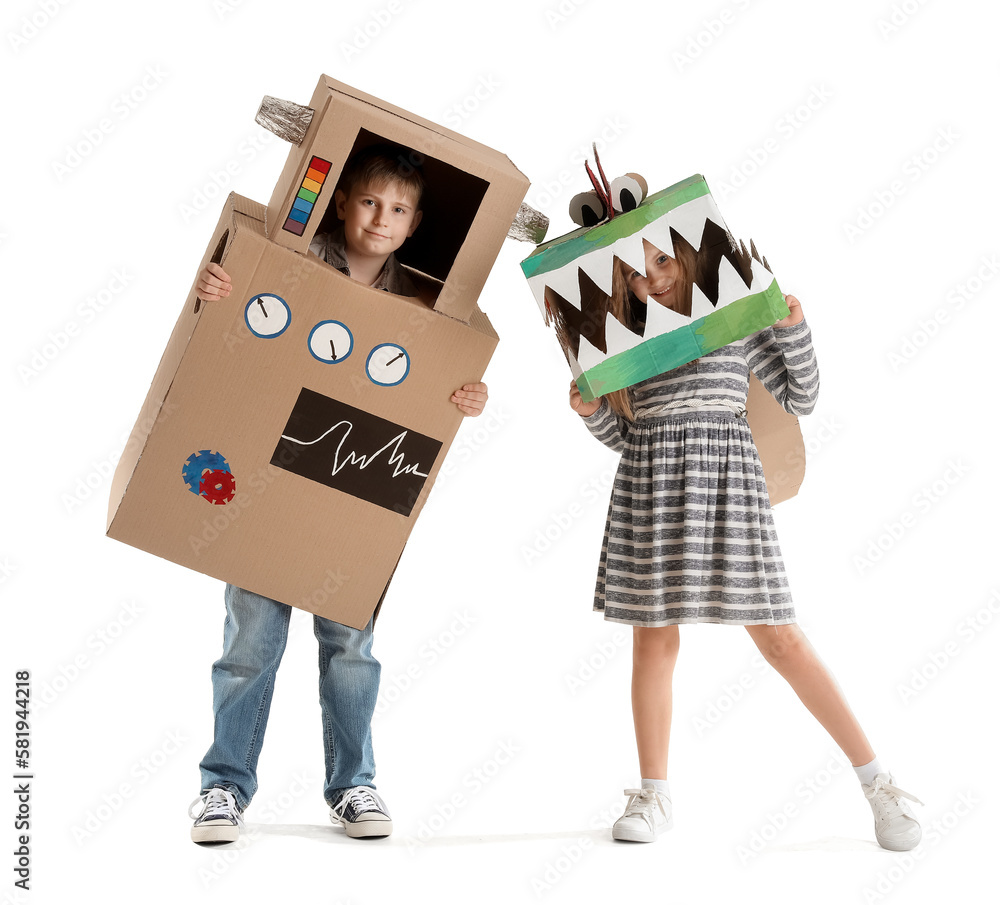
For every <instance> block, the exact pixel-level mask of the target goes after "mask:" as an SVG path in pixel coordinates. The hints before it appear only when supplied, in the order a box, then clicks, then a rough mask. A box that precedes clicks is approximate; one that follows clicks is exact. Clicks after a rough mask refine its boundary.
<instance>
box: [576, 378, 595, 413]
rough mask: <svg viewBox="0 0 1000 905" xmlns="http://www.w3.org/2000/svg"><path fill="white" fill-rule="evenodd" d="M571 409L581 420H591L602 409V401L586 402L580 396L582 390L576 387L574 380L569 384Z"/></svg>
mask: <svg viewBox="0 0 1000 905" xmlns="http://www.w3.org/2000/svg"><path fill="white" fill-rule="evenodd" d="M569 407H570V408H571V409H573V411H574V412H576V413H577V414H578V415H579V416H580V417H581V418H589V417H590V416H591V415H593V414H594V412H596V411H597V410H598V409H599V408H600V407H601V400H600V399H594V400H593V401H591V402H584V401H583V399H582V398H581V396H580V388H579V387H578V386H577V385H576V381H575V380H572V381H570V384H569Z"/></svg>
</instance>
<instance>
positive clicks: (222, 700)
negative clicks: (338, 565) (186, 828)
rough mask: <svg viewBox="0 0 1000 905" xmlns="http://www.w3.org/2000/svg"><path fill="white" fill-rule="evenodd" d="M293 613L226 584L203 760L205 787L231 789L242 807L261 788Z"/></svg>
mask: <svg viewBox="0 0 1000 905" xmlns="http://www.w3.org/2000/svg"><path fill="white" fill-rule="evenodd" d="M290 615H291V607H290V606H288V605H287V604H284V603H279V602H278V601H276V600H271V599H270V598H269V597H262V596H261V595H259V594H255V593H253V592H252V591H245V590H243V589H242V588H238V587H236V586H235V585H226V625H225V640H224V644H223V651H222V656H221V657H220V658H219V659H218V660H217V661H216V662H215V663H214V664H213V665H212V706H213V710H214V712H215V738H214V739H213V741H212V746H211V747H210V748H209V749H208V752H207V753H206V754H205V756H204V758H202V761H201V765H200V766H201V787H202V789H203V790H205V789H211V788H212V787H214V786H223V787H225V788H227V789H229V791H230V792H232V793H233V795H234V796H235V798H236V803H237V805H238V806H239V808H240V810H241V811H242V810H243V809H244V808H246V806H247V805H248V804H249V803H250V799H251V798H253V795H254V793H255V792H256V791H257V758H258V757H259V756H260V749H261V745H262V744H263V742H264V729H265V727H266V726H267V716H268V713H269V711H270V709H271V697H272V695H273V693H274V675H275V672H276V671H277V669H278V664H279V663H280V662H281V655H282V654H283V653H284V651H285V643H286V641H287V640H288V621H289V618H290Z"/></svg>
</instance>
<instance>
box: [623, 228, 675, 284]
mask: <svg viewBox="0 0 1000 905" xmlns="http://www.w3.org/2000/svg"><path fill="white" fill-rule="evenodd" d="M612 251H614V253H615V254H616V255H617V256H618V257H619V258H621V259H622V260H623V261H624V262H625V263H626V264H628V266H629V267H631V268H632V270H638V271H639V273H641V274H642V275H643V276H645V275H646V251H645V249H644V248H643V245H642V233H633V234H632V235H631V236H626V237H625V238H624V239H619V240H618V241H617V242H615V244H614V246H613V247H612ZM668 253H669V252H668Z"/></svg>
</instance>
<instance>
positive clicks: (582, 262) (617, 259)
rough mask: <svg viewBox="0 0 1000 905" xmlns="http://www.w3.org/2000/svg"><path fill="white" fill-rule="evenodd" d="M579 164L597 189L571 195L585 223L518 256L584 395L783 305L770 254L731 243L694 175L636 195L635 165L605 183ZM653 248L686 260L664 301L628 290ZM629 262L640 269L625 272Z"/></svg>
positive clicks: (635, 379) (642, 373)
mask: <svg viewBox="0 0 1000 905" xmlns="http://www.w3.org/2000/svg"><path fill="white" fill-rule="evenodd" d="M595 157H596V148H595ZM597 164H598V168H600V161H599V160H597ZM587 171H588V174H589V175H590V177H591V181H592V182H593V184H594V188H595V192H590V193H585V194H583V195H577V196H576V197H575V198H574V199H573V201H572V202H571V203H570V208H571V210H570V213H571V215H572V216H573V218H574V220H575V221H576V222H578V223H580V224H581V227H582V228H581V229H578V230H575V231H574V232H571V233H568V234H566V235H565V236H561V237H559V238H557V239H553V240H552V241H550V242H546V243H544V244H542V245H539V246H538V247H537V248H536V249H535V251H534V252H532V254H531V255H530V256H529V257H527V258H526V259H525V260H524V261H522V262H521V269H522V270H523V272H524V275H525V276H526V277H527V279H528V284H529V285H530V286H531V289H532V292H533V293H534V296H535V299H536V301H537V302H538V305H539V308H541V311H542V314H543V316H544V317H545V321H546V323H547V324H552V325H554V326H555V328H556V333H557V335H558V338H559V341H560V344H561V345H562V348H563V352H564V353H565V355H566V359H567V361H568V362H569V365H570V368H571V369H572V371H573V376H574V377H575V378H576V381H577V385H578V386H579V388H580V394H581V397H582V398H583V400H584V401H585V402H589V401H590V400H592V399H595V398H596V397H598V396H603V395H604V394H606V393H610V392H612V391H614V390H619V389H622V388H624V387H628V386H632V385H633V384H635V383H639V382H640V381H642V380H646V379H648V378H650V377H654V376H656V375H657V374H662V373H664V372H665V371H669V370H670V369H672V368H676V367H678V366H680V365H683V364H686V363H687V362H689V361H694V360H695V359H697V358H700V357H701V356H703V355H705V354H706V353H708V352H711V351H714V350H715V349H718V348H721V347H722V346H724V345H727V344H728V343H731V342H733V341H735V340H737V339H742V338H743V337H745V336H749V335H750V334H752V333H755V332H757V331H758V330H762V329H764V328H765V327H768V326H770V325H771V324H773V323H774V322H775V321H776V320H778V319H780V318H782V317H785V316H786V315H787V314H788V307H787V305H786V304H785V301H784V298H783V296H782V293H781V290H780V289H779V288H778V284H777V281H776V280H775V279H774V276H773V275H772V274H771V271H770V268H769V266H768V264H767V260H766V259H765V258H762V257H761V256H760V255H759V254H758V252H757V249H756V248H755V247H754V244H753V242H752V241H751V243H750V249H749V250H747V248H746V246H745V245H744V244H743V243H742V242H741V243H740V244H739V245H738V246H737V244H736V242H735V240H734V239H733V238H732V236H731V235H730V233H729V230H728V228H727V227H726V224H725V221H724V220H723V219H722V215H721V214H720V213H719V209H718V207H717V206H716V204H715V201H714V200H713V198H712V195H711V193H710V192H709V189H708V185H707V184H706V182H705V178H704V177H703V176H700V175H694V176H691V177H689V178H688V179H685V180H684V181H682V182H678V183H677V184H675V185H672V186H670V187H669V188H667V189H664V190H663V191H661V192H657V193H656V194H654V195H650V196H649V197H645V184H644V181H643V180H642V177H639V176H636V175H635V174H632V173H630V174H627V175H626V176H623V177H618V178H617V179H615V180H613V181H612V182H611V183H609V182H608V180H607V179H606V178H605V176H604V173H603V171H600V179H598V178H596V177H595V176H594V174H593V173H592V172H591V171H590V167H589V165H588V167H587ZM657 253H658V254H657ZM650 254H652V255H653V259H654V260H664V257H663V256H669V257H671V258H674V259H675V261H676V262H679V266H683V268H684V274H685V277H684V279H683V281H678V283H677V287H676V288H677V290H678V294H677V296H676V297H674V298H673V299H672V300H671V301H670V303H669V305H670V306H669V307H668V304H664V303H662V302H660V301H658V300H657V297H654V296H653V295H649V296H647V297H646V298H638V296H637V295H636V294H635V293H634V292H630V291H629V287H630V285H637V286H643V287H645V286H646V284H651V283H652V280H651V279H647V276H648V275H647V265H646V261H647V259H648V258H649V255H650ZM626 274H631V276H632V277H633V278H638V279H637V281H636V282H634V283H632V284H630V283H629V282H628V277H626V276H625V275H626ZM682 287H683V291H681V290H682Z"/></svg>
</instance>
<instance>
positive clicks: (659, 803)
mask: <svg viewBox="0 0 1000 905" xmlns="http://www.w3.org/2000/svg"><path fill="white" fill-rule="evenodd" d="M625 794H626V795H628V796H629V799H628V804H626V805H625V813H624V814H622V816H621V817H619V818H618V819H617V820H616V821H615V825H614V826H613V827H612V828H611V838H612V839H622V840H624V841H626V842H655V841H656V837H657V836H659V835H660V833H662V832H663V831H664V830H669V829H670V827H672V826H673V825H674V811H673V807H672V806H671V804H670V799H669V798H667V797H666V796H665V795H663V794H661V793H660V792H657V791H656V789H626V790H625Z"/></svg>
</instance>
